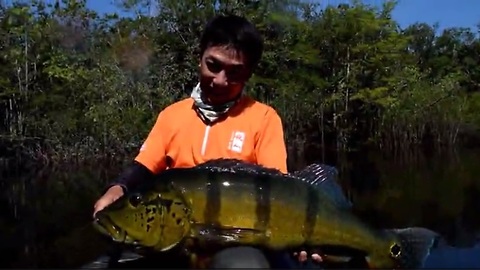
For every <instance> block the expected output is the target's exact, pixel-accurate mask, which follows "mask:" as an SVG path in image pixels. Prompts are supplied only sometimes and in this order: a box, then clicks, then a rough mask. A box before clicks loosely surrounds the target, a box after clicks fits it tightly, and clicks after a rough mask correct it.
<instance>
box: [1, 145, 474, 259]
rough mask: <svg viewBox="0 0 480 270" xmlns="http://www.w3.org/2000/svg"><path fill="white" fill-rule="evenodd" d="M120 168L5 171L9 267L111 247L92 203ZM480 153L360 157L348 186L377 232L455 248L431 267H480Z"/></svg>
mask: <svg viewBox="0 0 480 270" xmlns="http://www.w3.org/2000/svg"><path fill="white" fill-rule="evenodd" d="M119 169H121V168H108V167H105V166H104V167H102V166H98V165H97V166H82V167H72V166H68V167H66V166H63V167H59V168H58V167H57V168H55V169H52V168H44V169H41V170H40V169H38V168H37V169H33V168H28V167H27V168H26V167H25V166H22V167H21V169H20V168H19V169H17V170H9V171H6V170H3V171H2V172H1V174H0V175H1V179H0V187H1V189H0V192H1V197H0V208H1V209H0V213H1V217H0V249H1V250H0V254H2V256H3V258H4V259H2V260H1V262H2V265H1V266H2V267H4V268H7V267H8V268H14V267H21V268H26V267H80V266H82V265H85V264H87V263H88V262H91V261H92V260H95V259H96V258H98V257H99V256H102V255H104V254H105V252H106V251H107V249H108V247H109V245H108V244H109V242H108V241H107V240H106V239H104V238H103V237H101V236H100V235H99V234H98V233H97V232H95V231H94V230H93V229H92V227H91V226H90V219H91V214H92V210H93V203H94V201H95V199H97V197H98V196H99V195H100V193H99V192H100V191H101V188H102V187H103V185H104V184H105V183H106V181H108V180H110V179H112V178H113V177H114V176H116V174H117V173H118V172H119ZM479 175H480V151H478V150H468V151H467V150H463V151H460V152H457V153H455V154H452V153H449V154H444V155H438V156H430V157H425V156H419V155H407V156H404V157H403V158H401V159H400V158H397V159H392V158H386V157H384V156H382V155H380V154H378V153H373V154H372V153H370V154H365V153H362V154H360V153H359V154H356V155H352V156H350V159H349V161H348V162H344V163H342V167H341V181H342V183H343V185H344V186H345V189H346V192H347V193H348V195H349V196H350V198H351V199H352V200H353V202H354V204H355V209H356V211H357V212H358V214H359V215H361V216H362V217H363V218H364V219H365V220H366V221H368V222H369V223H371V224H372V225H373V226H378V227H408V226H424V227H427V228H430V229H432V230H435V231H437V232H439V233H441V234H443V235H444V236H445V238H446V239H447V240H448V244H449V245H451V247H445V248H441V249H439V250H438V251H435V252H434V253H432V255H431V256H430V258H429V259H428V260H427V265H426V267H434V268H435V267H440V268H449V267H460V268H461V267H463V268H469V267H470V268H471V267H477V268H479V267H480V258H479V257H480V256H479V254H480V244H477V243H478V242H477V241H478V237H477V236H478V235H479V233H480V216H479V209H480V197H479V196H480V179H479Z"/></svg>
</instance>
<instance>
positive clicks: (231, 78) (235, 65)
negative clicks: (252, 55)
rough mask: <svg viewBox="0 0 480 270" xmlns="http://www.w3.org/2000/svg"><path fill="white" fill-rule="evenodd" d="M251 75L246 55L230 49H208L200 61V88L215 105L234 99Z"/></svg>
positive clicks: (222, 47)
mask: <svg viewBox="0 0 480 270" xmlns="http://www.w3.org/2000/svg"><path fill="white" fill-rule="evenodd" d="M250 74H251V72H250V68H248V67H247V62H246V58H245V57H244V55H243V54H242V53H241V52H238V51H236V50H235V49H233V48H230V47H226V46H212V47H208V48H207V49H206V50H205V52H204V53H203V56H202V59H201V61H200V87H201V89H202V91H203V93H204V95H205V97H206V98H207V100H208V102H209V103H211V104H213V105H215V104H222V103H225V102H228V101H231V100H232V99H234V98H235V97H236V96H237V95H238V94H239V93H240V92H241V91H242V88H243V86H244V85H245V82H246V81H247V80H248V79H249V78H250Z"/></svg>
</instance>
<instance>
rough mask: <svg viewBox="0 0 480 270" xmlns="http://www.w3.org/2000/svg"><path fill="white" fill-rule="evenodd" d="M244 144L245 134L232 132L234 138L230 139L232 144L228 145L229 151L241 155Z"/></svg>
mask: <svg viewBox="0 0 480 270" xmlns="http://www.w3.org/2000/svg"><path fill="white" fill-rule="evenodd" d="M244 142H245V132H242V131H234V132H232V137H231V138H230V142H229V143H228V149H229V150H231V151H233V152H237V153H241V152H242V149H243V143H244Z"/></svg>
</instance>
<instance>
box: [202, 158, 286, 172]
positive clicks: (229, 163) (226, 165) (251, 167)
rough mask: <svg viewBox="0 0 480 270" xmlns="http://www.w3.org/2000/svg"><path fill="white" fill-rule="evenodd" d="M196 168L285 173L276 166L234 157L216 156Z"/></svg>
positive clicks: (219, 170) (217, 170) (218, 170)
mask: <svg viewBox="0 0 480 270" xmlns="http://www.w3.org/2000/svg"><path fill="white" fill-rule="evenodd" d="M194 168H195V169H207V170H210V171H214V172H234V173H239V172H244V173H255V174H269V175H283V173H282V172H281V171H279V170H277V169H274V168H267V167H264V166H262V165H259V164H254V163H250V162H247V161H243V160H239V159H234V158H216V159H210V160H208V161H205V162H203V163H200V164H198V165H196V166H195V167H194Z"/></svg>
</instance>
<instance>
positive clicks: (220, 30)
mask: <svg viewBox="0 0 480 270" xmlns="http://www.w3.org/2000/svg"><path fill="white" fill-rule="evenodd" d="M222 45H225V46H232V47H233V48H234V49H235V50H237V51H241V52H242V53H243V54H244V55H245V57H246V58H247V61H248V65H249V66H250V67H252V68H253V67H255V66H256V65H257V64H258V62H259V61H260V58H261V57H262V53H263V39H262V36H261V35H260V33H259V32H258V31H257V29H256V28H255V26H254V25H253V24H252V23H250V22H249V21H248V20H247V19H245V18H243V17H240V16H237V15H217V16H215V17H214V18H213V19H212V20H210V21H209V22H208V23H207V25H206V26H205V30H204V31H203V34H202V37H201V39H200V55H203V53H204V52H205V50H206V49H207V48H208V47H211V46H222Z"/></svg>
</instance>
